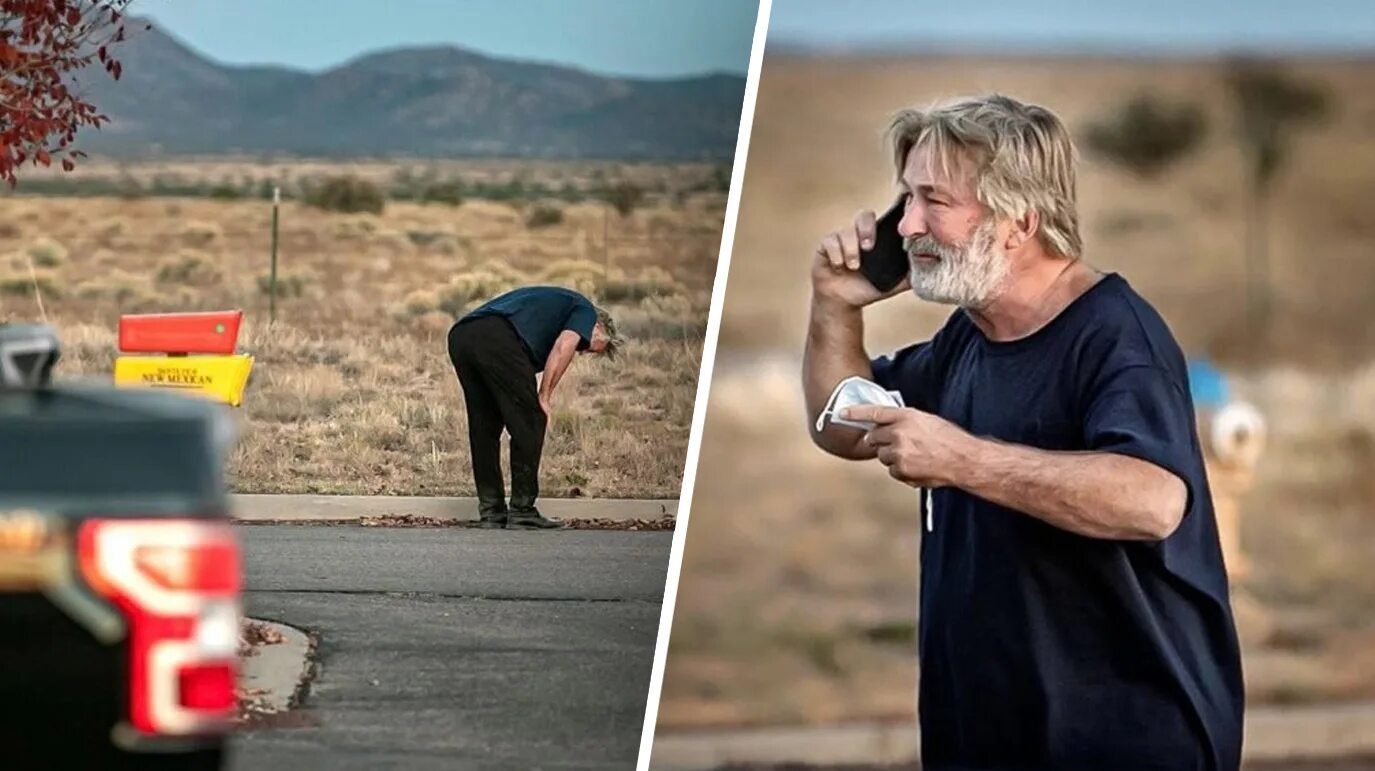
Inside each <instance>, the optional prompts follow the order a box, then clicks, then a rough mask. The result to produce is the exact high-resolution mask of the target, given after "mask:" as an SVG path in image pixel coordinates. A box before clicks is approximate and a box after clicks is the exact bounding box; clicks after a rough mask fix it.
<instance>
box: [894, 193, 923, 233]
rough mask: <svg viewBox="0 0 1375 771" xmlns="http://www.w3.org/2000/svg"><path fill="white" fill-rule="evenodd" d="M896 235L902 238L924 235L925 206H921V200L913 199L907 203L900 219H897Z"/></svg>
mask: <svg viewBox="0 0 1375 771" xmlns="http://www.w3.org/2000/svg"><path fill="white" fill-rule="evenodd" d="M898 235H900V236H902V237H903V238H916V237H918V236H924V235H926V208H925V207H924V206H922V203H921V201H919V200H915V201H912V202H911V203H909V204H907V208H906V209H904V210H903V213H902V219H901V220H898Z"/></svg>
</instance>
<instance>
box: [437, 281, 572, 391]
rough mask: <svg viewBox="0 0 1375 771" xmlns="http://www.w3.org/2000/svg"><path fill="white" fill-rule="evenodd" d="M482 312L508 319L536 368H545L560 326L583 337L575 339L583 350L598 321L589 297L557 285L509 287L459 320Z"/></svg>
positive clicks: (479, 314)
mask: <svg viewBox="0 0 1375 771" xmlns="http://www.w3.org/2000/svg"><path fill="white" fill-rule="evenodd" d="M484 316H500V317H502V318H505V319H506V320H507V321H509V322H510V323H511V326H512V327H514V328H515V330H516V335H517V336H518V337H520V339H521V342H523V343H525V352H526V353H528V354H529V355H530V361H531V362H532V363H533V364H534V365H535V371H536V372H541V371H543V370H544V363H545V362H546V361H548V360H549V352H550V351H552V350H553V349H554V341H555V340H558V339H559V335H560V334H561V333H562V332H563V330H565V329H571V330H573V331H574V332H577V333H578V336H579V337H581V338H582V339H581V340H580V341H578V350H580V351H583V350H586V349H587V346H589V345H591V344H592V329H593V327H595V326H596V324H597V309H596V306H594V305H593V304H592V301H591V300H588V299H587V298H586V297H583V296H582V295H580V294H578V293H577V292H574V291H573V290H571V289H564V288H562V287H556V286H528V287H523V288H521V289H515V290H512V291H510V292H507V293H506V294H504V295H501V296H499V297H496V298H493V299H491V300H488V301H487V302H486V303H484V304H483V305H480V306H478V307H477V308H475V309H473V310H472V311H471V312H470V313H469V314H468V315H467V316H464V317H463V318H462V319H461V320H460V322H459V323H462V322H463V321H469V320H471V319H478V318H482V317H484Z"/></svg>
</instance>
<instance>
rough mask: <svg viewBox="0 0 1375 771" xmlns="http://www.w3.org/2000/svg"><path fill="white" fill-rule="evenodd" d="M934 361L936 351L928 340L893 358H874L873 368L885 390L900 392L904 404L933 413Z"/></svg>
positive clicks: (898, 353) (871, 367)
mask: <svg viewBox="0 0 1375 771" xmlns="http://www.w3.org/2000/svg"><path fill="white" fill-rule="evenodd" d="M933 359H934V352H933V351H932V348H931V343H930V342H929V341H928V342H924V343H917V344H916V345H911V346H908V347H906V348H903V349H901V350H899V351H897V352H895V353H894V354H893V355H891V356H879V357H878V358H875V359H872V360H870V361H869V367H870V369H872V370H873V372H874V382H875V383H878V384H879V385H881V386H883V388H884V390H888V391H898V392H900V393H901V394H902V401H903V404H906V405H907V406H908V407H916V408H917V409H920V410H926V411H928V412H929V411H931V404H932V403H934V402H935V390H934V389H935V385H934V383H935V376H934V375H933V370H934V368H935V364H934V361H933Z"/></svg>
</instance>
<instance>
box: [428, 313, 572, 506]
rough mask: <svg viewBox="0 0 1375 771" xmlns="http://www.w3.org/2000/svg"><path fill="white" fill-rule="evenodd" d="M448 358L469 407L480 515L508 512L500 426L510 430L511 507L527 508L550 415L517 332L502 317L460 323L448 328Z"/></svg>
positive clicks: (535, 490) (531, 501) (536, 485)
mask: <svg viewBox="0 0 1375 771" xmlns="http://www.w3.org/2000/svg"><path fill="white" fill-rule="evenodd" d="M449 360H450V361H452V362H453V364H454V371H455V372H457V373H458V382H459V384H460V385H461V386H462V387H463V400H464V402H466V403H467V405H468V442H469V444H471V445H472V448H471V449H472V455H473V482H474V483H475V484H476V486H477V499H478V509H479V511H480V512H481V513H482V515H483V516H488V515H491V514H499V513H502V512H505V511H506V488H505V485H504V484H503V483H502V476H501V430H502V429H503V428H504V429H506V430H507V431H508V432H509V433H510V434H511V509H512V510H514V511H528V510H531V509H533V508H534V507H535V498H536V497H537V496H538V495H539V462H540V453H541V452H542V451H543V450H544V429H545V424H546V422H547V420H548V418H547V417H546V416H545V414H544V410H543V409H541V408H540V404H539V393H538V392H537V391H536V390H535V367H534V365H533V364H531V363H530V356H529V354H527V353H526V352H525V344H524V343H522V342H521V340H520V338H519V337H518V336H517V335H516V330H515V328H513V327H512V326H511V324H510V322H508V321H507V320H506V319H504V318H501V317H500V316H484V317H482V318H477V319H472V320H469V321H462V322H459V323H458V324H455V325H454V326H453V328H451V329H450V330H449Z"/></svg>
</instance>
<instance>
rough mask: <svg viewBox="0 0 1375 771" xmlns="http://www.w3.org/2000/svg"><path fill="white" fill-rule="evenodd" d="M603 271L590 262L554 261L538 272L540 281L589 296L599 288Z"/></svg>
mask: <svg viewBox="0 0 1375 771" xmlns="http://www.w3.org/2000/svg"><path fill="white" fill-rule="evenodd" d="M603 270H604V269H603V267H602V266H601V265H599V264H597V263H595V262H592V261H590V260H555V261H554V262H551V263H549V264H548V265H546V266H545V267H544V270H543V271H541V272H540V280H541V281H543V282H544V283H546V284H555V285H557V286H565V287H568V288H569V289H572V290H575V291H578V292H582V293H583V294H587V295H590V294H594V293H596V291H597V288H598V287H599V286H601V282H602V273H603Z"/></svg>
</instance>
